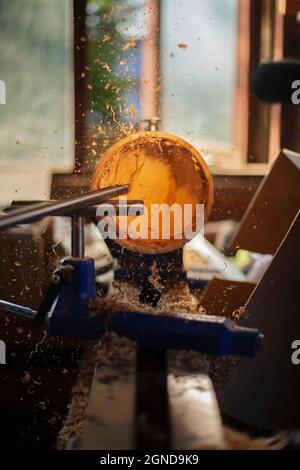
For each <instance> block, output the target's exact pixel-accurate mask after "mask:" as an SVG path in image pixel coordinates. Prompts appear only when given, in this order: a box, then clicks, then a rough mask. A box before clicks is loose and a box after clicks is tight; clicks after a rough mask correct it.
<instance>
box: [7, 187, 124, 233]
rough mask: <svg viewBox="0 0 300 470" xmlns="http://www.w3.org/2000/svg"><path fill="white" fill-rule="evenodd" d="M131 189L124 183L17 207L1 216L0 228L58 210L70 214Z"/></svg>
mask: <svg viewBox="0 0 300 470" xmlns="http://www.w3.org/2000/svg"><path fill="white" fill-rule="evenodd" d="M128 190H129V185H128V184H124V185H120V186H111V187H108V188H104V189H100V190H99V191H92V192H90V193H87V194H83V195H82V196H76V197H73V198H71V199H65V200H63V201H55V202H49V203H46V204H45V203H39V204H35V205H33V206H30V207H24V208H21V209H16V210H15V211H12V212H11V213H10V214H8V215H5V216H1V217H0V230H1V229H4V228H8V227H12V226H13V225H17V224H24V223H29V222H33V221H35V220H39V219H41V218H43V217H46V216H50V215H53V214H55V213H56V212H57V211H58V210H59V211H60V214H61V215H64V214H68V213H70V211H72V210H74V209H79V208H81V207H85V206H87V205H91V204H100V203H101V202H104V201H106V200H107V199H109V198H110V197H113V196H118V195H120V194H125V193H127V192H128Z"/></svg>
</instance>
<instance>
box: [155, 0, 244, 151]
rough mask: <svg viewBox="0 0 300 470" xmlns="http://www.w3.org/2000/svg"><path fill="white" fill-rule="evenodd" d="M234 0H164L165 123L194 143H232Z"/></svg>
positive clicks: (167, 129) (235, 7)
mask: <svg viewBox="0 0 300 470" xmlns="http://www.w3.org/2000/svg"><path fill="white" fill-rule="evenodd" d="M236 17H237V2H236V0H187V1H182V0H163V1H162V2H161V38H160V46H161V49H160V50H161V83H162V93H161V114H162V125H163V129H164V130H166V131H169V132H172V133H174V134H178V135H179V136H182V137H183V138H185V139H186V140H188V141H190V142H191V143H192V144H193V145H194V146H195V147H198V148H201V147H210V148H211V147H212V146H216V144H217V145H221V146H223V147H224V146H226V147H231V146H232V145H233V116H234V90H235V71H236V36H237V19H236Z"/></svg>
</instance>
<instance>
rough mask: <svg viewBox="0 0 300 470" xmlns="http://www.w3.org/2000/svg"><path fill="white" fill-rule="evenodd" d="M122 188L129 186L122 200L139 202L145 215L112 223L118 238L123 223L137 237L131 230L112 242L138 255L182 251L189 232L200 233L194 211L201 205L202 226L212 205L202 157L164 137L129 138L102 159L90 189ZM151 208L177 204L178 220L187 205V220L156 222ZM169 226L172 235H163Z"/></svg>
mask: <svg viewBox="0 0 300 470" xmlns="http://www.w3.org/2000/svg"><path fill="white" fill-rule="evenodd" d="M124 183H129V184H130V191H129V193H128V194H127V196H121V199H124V198H126V197H127V198H128V199H138V200H143V201H144V204H145V212H146V213H145V215H143V216H140V217H134V216H130V217H127V218H125V217H124V216H123V217H115V219H114V220H115V222H116V226H117V233H118V234H120V233H121V232H120V230H124V228H125V227H126V223H127V225H128V226H131V227H135V229H138V230H136V232H138V231H139V230H140V234H138V235H137V234H136V233H135V235H134V234H132V230H129V237H128V238H127V239H117V240H116V241H117V243H119V244H120V245H122V246H124V247H126V248H128V249H130V250H133V251H136V252H139V253H166V252H169V251H173V250H175V249H178V248H180V247H182V246H183V245H184V244H185V242H186V241H188V240H187V237H186V232H187V229H188V228H189V229H191V228H192V229H193V230H196V229H197V231H198V232H199V230H200V229H201V228H202V227H201V226H199V220H200V219H199V218H198V219H197V213H196V205H197V204H203V207H204V221H205V220H206V219H207V217H208V215H209V213H210V210H211V207H212V203H213V181H212V176H211V174H210V171H209V169H208V167H207V165H206V163H205V161H204V159H203V158H202V156H201V155H200V153H199V152H198V151H197V150H196V149H195V148H194V147H192V146H191V145H190V144H188V143H187V142H185V141H184V140H183V139H181V138H179V137H177V136H174V135H171V134H167V133H165V132H159V131H144V132H138V133H136V134H132V135H130V136H128V137H126V138H124V139H121V140H119V141H118V142H116V143H115V144H114V145H112V147H110V148H109V150H108V151H107V152H106V153H105V154H104V155H103V156H102V157H101V159H100V161H99V163H98V164H97V166H96V168H95V171H94V174H93V177H92V189H93V190H94V189H99V188H104V187H107V186H112V185H116V184H124ZM155 204H156V205H161V204H166V205H168V207H170V206H172V205H173V204H177V206H175V207H176V210H179V211H180V210H182V214H184V211H185V208H186V207H187V206H185V207H184V205H186V204H189V205H190V209H189V210H190V211H191V213H190V215H191V216H190V217H186V220H185V219H184V215H181V216H180V215H179V213H178V212H176V211H175V212H176V215H177V218H176V216H174V215H172V213H171V216H170V218H169V220H167V217H168V216H167V215H166V213H165V212H163V215H160V216H157V212H155V210H156V211H157V210H158V209H154V207H155V206H153V205H155ZM165 207H166V206H165ZM153 214H156V215H153ZM186 214H188V212H186ZM151 216H152V218H151ZM132 223H133V225H131V224H132ZM164 224H166V225H165V226H164ZM197 224H198V225H197ZM202 225H203V224H202ZM167 226H169V232H170V233H167V232H168V229H167V232H166V227H167ZM123 233H124V232H123ZM136 237H137V238H136ZM155 237H156V238H155Z"/></svg>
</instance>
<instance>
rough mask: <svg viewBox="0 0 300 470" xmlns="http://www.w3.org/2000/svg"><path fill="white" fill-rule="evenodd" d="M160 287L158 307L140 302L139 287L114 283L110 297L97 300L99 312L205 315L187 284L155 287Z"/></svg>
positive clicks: (179, 283)
mask: <svg viewBox="0 0 300 470" xmlns="http://www.w3.org/2000/svg"><path fill="white" fill-rule="evenodd" d="M157 287H159V289H160V293H161V298H160V300H159V301H158V304H157V306H156V307H152V306H151V305H145V304H143V303H141V302H140V299H139V294H140V289H139V287H137V286H135V285H134V284H131V283H129V282H124V281H122V282H118V281H114V285H113V290H112V292H111V294H110V295H108V296H107V297H103V298H101V299H98V300H97V309H98V311H99V312H101V313H103V312H110V313H113V312H116V311H120V310H127V311H134V312H144V313H153V314H157V315H161V314H165V315H168V314H172V313H173V314H175V313H186V314H205V310H204V309H203V307H201V305H200V303H199V301H198V299H197V298H196V297H195V296H194V295H192V294H191V293H190V291H189V288H188V285H187V284H186V282H182V281H176V282H174V281H173V282H172V284H171V285H169V284H159V285H155V288H157Z"/></svg>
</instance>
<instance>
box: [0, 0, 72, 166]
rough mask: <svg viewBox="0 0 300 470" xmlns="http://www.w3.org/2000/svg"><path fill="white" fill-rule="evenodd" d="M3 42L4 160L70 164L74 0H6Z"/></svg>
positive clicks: (0, 149)
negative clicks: (4, 97)
mask: <svg viewBox="0 0 300 470" xmlns="http://www.w3.org/2000/svg"><path fill="white" fill-rule="evenodd" d="M0 42H1V49H0V79H1V80H3V81H4V82H5V84H6V104H3V105H0V129H1V140H0V164H1V165H3V164H9V165H10V164H19V163H21V162H26V164H27V163H28V164H34V165H38V166H44V167H45V166H46V167H52V168H58V169H64V168H65V167H66V166H68V167H70V165H72V163H73V160H74V152H73V141H74V136H73V101H74V97H73V40H72V1H71V0H26V1H23V0H1V2H0Z"/></svg>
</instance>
